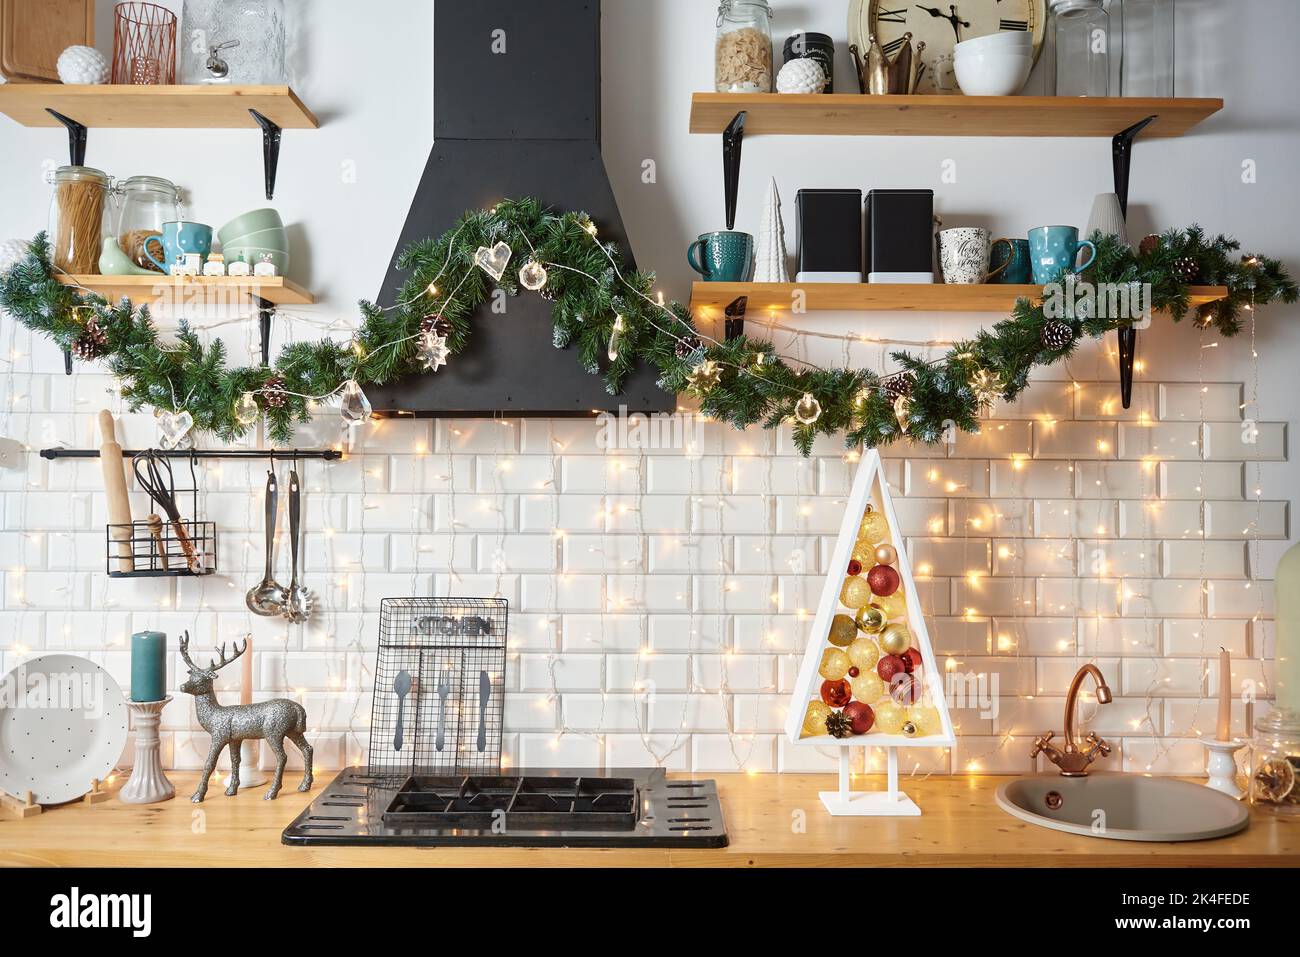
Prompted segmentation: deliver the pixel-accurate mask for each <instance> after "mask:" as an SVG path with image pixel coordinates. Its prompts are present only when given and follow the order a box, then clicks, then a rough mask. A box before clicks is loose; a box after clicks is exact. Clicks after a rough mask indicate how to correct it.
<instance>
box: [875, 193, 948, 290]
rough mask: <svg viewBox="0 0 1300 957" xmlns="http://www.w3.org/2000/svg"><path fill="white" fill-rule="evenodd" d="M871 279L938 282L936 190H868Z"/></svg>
mask: <svg viewBox="0 0 1300 957" xmlns="http://www.w3.org/2000/svg"><path fill="white" fill-rule="evenodd" d="M864 242H865V245H866V250H867V281H868V282H915V283H927V282H933V281H934V190H932V189H873V190H871V191H870V192H869V193H867V213H866V238H865V241H864Z"/></svg>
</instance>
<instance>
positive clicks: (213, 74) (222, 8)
mask: <svg viewBox="0 0 1300 957" xmlns="http://www.w3.org/2000/svg"><path fill="white" fill-rule="evenodd" d="M183 29H184V31H185V36H184V42H183V43H182V44H181V82H182V83H207V84H225V83H243V84H253V85H259V84H266V85H278V84H281V83H285V82H286V72H285V52H284V51H285V18H284V0H185V18H184V27H183Z"/></svg>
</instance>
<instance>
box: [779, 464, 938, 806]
mask: <svg viewBox="0 0 1300 957" xmlns="http://www.w3.org/2000/svg"><path fill="white" fill-rule="evenodd" d="M868 505H871V506H873V507H874V508H875V509H876V510H877V511H879V512H882V513H883V514H884V516H885V519H886V520H887V521H888V522H889V530H890V536H891V539H892V542H891V543H892V544H893V546H894V548H895V549H896V550H897V551H898V564H897V566H896V567H897V570H898V574H899V577H900V578H901V579H902V585H901V586H900V590H901V591H902V592H903V594H904V595H905V596H906V599H907V624H908V627H909V629H910V630H911V632H912V646H913V647H914V648H916V649H917V650H918V651H919V652H920V654H921V665H922V669H923V678H924V681H925V694H926V699H927V700H928V703H929V704H930V705H931V706H932V707H934V708H935V709H937V710H938V712H939V718H940V721H941V723H942V726H943V730H942V733H941V734H931V735H926V736H924V737H907V736H906V735H901V734H879V733H874V732H873V733H868V734H865V735H860V736H851V737H847V738H833V737H831V736H830V735H818V736H815V737H804V736H803V720H804V714H805V712H806V710H807V708H808V703H809V702H810V701H812V700H814V699H818V698H819V697H820V687H821V681H822V677H821V675H820V674H819V673H818V668H819V666H820V664H821V659H822V652H823V651H824V650H825V648H827V647H828V642H827V635H828V634H829V632H830V627H831V620H832V619H833V618H834V617H835V615H836V614H837V613H838V612H839V607H840V591H841V589H842V587H843V584H844V579H845V577H846V576H847V574H848V571H847V570H848V567H849V561H850V559H851V557H852V553H853V547H854V545H855V544H856V542H857V538H858V527H859V526H860V525H861V523H862V517H863V515H864V514H865V513H866V510H867V506H868ZM943 685H944V676H943V674H942V673H941V672H940V671H939V668H938V666H937V663H936V662H935V658H934V649H933V648H932V647H931V645H930V634H929V632H928V631H927V630H926V627H925V618H924V617H923V616H922V614H921V608H920V602H919V599H918V595H917V592H916V583H915V581H914V580H913V578H912V566H911V563H910V562H909V561H908V557H907V549H906V547H905V544H904V542H903V540H902V538H901V536H899V533H898V516H897V515H895V514H894V505H893V501H892V500H891V499H890V495H889V484H888V483H887V482H886V481H885V477H884V472H883V470H882V468H881V464H880V454H879V453H878V452H877V451H876V450H875V449H870V450H868V451H867V452H865V453H864V454H863V456H862V461H861V462H860V463H859V465H858V474H857V478H856V479H855V480H854V482H853V490H852V492H850V493H849V500H848V504H847V506H846V507H845V509H844V521H843V522H842V523H841V525H840V534H839V538H838V539H837V540H836V542H835V551H834V553H833V554H832V555H831V563H830V571H829V572H828V574H827V576H826V584H825V585H824V586H823V588H822V595H821V600H820V601H819V602H818V604H817V614H816V617H815V618H814V619H813V623H812V633H811V635H810V636H809V639H808V647H807V650H806V651H805V652H804V657H803V663H802V664H801V665H800V667H799V677H798V679H797V681H796V682H795V688H794V695H793V697H792V698H791V701H790V712H789V715H788V717H787V718H786V724H785V731H786V735H787V736H788V737H789V738H790V740H791V741H792V742H793V743H794V744H795V745H798V746H804V747H834V748H839V750H840V767H839V789H838V790H835V791H822V792H821V794H820V796H821V799H822V803H823V804H824V805H825V806H826V809H827V810H828V811H830V813H831V814H834V815H852V816H873V817H914V816H916V815H919V814H920V813H921V809H920V808H919V807H917V806H916V804H915V803H914V802H913V801H912V800H911V799H910V798H908V796H907V795H906V794H904V793H903V792H902V791H900V790H899V789H898V749H899V748H926V747H929V748H934V747H938V748H951V747H953V746H954V745H955V744H956V738H955V736H954V735H953V728H952V719H951V717H950V716H949V714H948V702H947V698H946V697H945V695H944V687H943ZM871 747H875V748H884V749H885V752H886V757H887V762H888V765H887V775H888V785H887V789H886V790H884V791H851V790H849V754H850V752H849V749H850V748H862V749H863V753H864V754H865V752H866V749H867V748H871Z"/></svg>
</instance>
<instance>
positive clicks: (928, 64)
mask: <svg viewBox="0 0 1300 957" xmlns="http://www.w3.org/2000/svg"><path fill="white" fill-rule="evenodd" d="M1046 26H1047V3H1046V0H956V2H953V0H927V2H925V3H907V2H904V0H849V43H852V44H855V45H856V46H857V48H858V50H860V51H862V54H863V55H865V53H866V51H867V49H868V48H869V47H870V40H869V39H868V37H870V36H871V34H873V33H874V34H875V35H876V39H878V40H879V41H880V45H881V46H882V47H884V50H885V53H886V54H888V55H889V56H890V57H893V56H894V55H895V54H896V53H897V52H898V49H899V47H901V46H902V45H903V37H904V34H907V33H910V34H912V45H913V47H915V46H916V44H917V43H919V42H921V41H924V42H925V51H924V52H923V53H922V54H921V60H922V61H923V62H924V63H925V74H924V76H922V77H921V84H920V86H918V87H917V92H918V93H939V92H951V93H957V92H959V91H958V89H957V84H956V81H955V80H953V79H952V77H951V68H949V69H948V70H947V71H945V72H947V74H948V83H947V88H944V84H943V83H942V81H940V85H936V79H939V78H940V73H939V70H938V69H937V68H936V66H935V64H936V61H937V60H938V59H939V57H941V56H951V55H952V48H953V47H954V46H956V44H957V42H958V40H973V39H974V38H975V37H983V36H988V35H989V34H991V33H997V32H999V31H1003V30H1027V31H1029V32H1030V34H1032V36H1033V38H1034V39H1033V44H1034V59H1035V61H1037V59H1038V54H1039V53H1040V52H1041V51H1042V48H1043V33H1044V30H1045V29H1046Z"/></svg>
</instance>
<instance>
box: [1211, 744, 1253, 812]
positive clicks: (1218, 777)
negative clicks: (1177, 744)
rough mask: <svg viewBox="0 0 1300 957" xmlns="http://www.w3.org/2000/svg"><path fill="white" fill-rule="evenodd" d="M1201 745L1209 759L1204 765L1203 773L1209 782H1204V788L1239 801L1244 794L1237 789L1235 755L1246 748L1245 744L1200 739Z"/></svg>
mask: <svg viewBox="0 0 1300 957" xmlns="http://www.w3.org/2000/svg"><path fill="white" fill-rule="evenodd" d="M1201 744H1203V745H1205V752H1206V755H1207V757H1208V758H1209V760H1208V761H1207V762H1206V765H1205V773H1206V775H1207V776H1208V777H1209V780H1208V781H1206V782H1205V786H1206V787H1207V788H1213V789H1214V790H1216V791H1218V792H1219V793H1220V794H1226V795H1228V797H1230V798H1233V799H1235V800H1240V799H1241V797H1242V795H1243V794H1244V793H1245V792H1244V791H1242V789H1241V788H1239V787H1237V757H1236V755H1237V752H1238V751H1240V750H1241V749H1242V748H1244V747H1245V746H1246V742H1245V741H1211V740H1206V739H1204V738H1202V739H1201Z"/></svg>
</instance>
